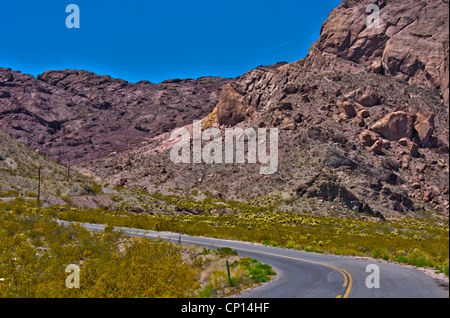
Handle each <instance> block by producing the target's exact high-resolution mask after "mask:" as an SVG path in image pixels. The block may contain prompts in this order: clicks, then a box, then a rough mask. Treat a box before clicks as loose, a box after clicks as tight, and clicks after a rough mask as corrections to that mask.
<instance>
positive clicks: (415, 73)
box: [317, 0, 449, 105]
mask: <svg viewBox="0 0 450 318" xmlns="http://www.w3.org/2000/svg"><path fill="white" fill-rule="evenodd" d="M373 2H374V1H365V0H362V1H343V3H342V4H341V5H340V6H339V7H338V8H336V9H335V10H333V11H332V12H331V14H330V16H329V18H328V20H327V21H326V22H325V23H324V24H323V26H322V32H321V36H320V39H319V41H318V42H317V48H318V49H319V50H320V51H321V52H326V53H332V54H335V55H337V56H339V57H342V58H345V59H348V60H351V61H354V62H357V63H362V64H365V65H367V66H370V67H372V68H374V69H378V70H377V72H380V71H381V70H380V67H382V68H383V71H384V72H385V73H388V74H390V75H393V76H395V77H397V78H399V79H401V80H405V81H409V82H410V83H427V84H428V85H429V86H430V87H433V88H438V89H440V90H441V93H442V95H443V97H444V100H445V101H446V103H447V105H448V102H449V86H448V69H449V66H448V65H449V62H448V56H449V45H448V43H449V42H448V41H449V40H448V37H449V13H448V12H449V4H448V1H440V0H433V1H418V0H404V1H391V2H388V1H379V4H380V8H381V10H380V11H379V13H380V19H381V20H380V28H379V29H377V28H373V29H369V28H367V27H366V18H367V15H366V13H365V12H366V7H367V6H368V5H369V4H372V3H373Z"/></svg>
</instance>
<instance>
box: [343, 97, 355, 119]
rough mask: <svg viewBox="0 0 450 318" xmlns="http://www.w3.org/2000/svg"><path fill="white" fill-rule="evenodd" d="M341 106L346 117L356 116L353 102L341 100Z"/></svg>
mask: <svg viewBox="0 0 450 318" xmlns="http://www.w3.org/2000/svg"><path fill="white" fill-rule="evenodd" d="M341 108H342V110H343V112H344V113H345V114H346V115H347V117H349V118H351V117H356V109H355V106H354V105H353V103H350V102H348V101H345V102H342V104H341Z"/></svg>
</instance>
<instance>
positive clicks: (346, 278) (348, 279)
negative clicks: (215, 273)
mask: <svg viewBox="0 0 450 318" xmlns="http://www.w3.org/2000/svg"><path fill="white" fill-rule="evenodd" d="M145 236H149V237H156V238H161V236H159V235H158V236H157V235H151V234H145ZM183 242H186V243H192V244H202V245H205V244H206V243H203V242H196V241H189V240H183ZM214 246H217V247H228V246H225V245H220V244H214ZM233 249H235V250H240V251H244V252H251V253H257V254H265V255H270V256H276V257H281V258H286V259H292V260H296V261H301V262H306V263H310V264H315V265H320V266H325V267H328V268H331V269H333V270H336V271H338V272H339V273H341V274H342V276H344V284H343V285H342V287H347V289H346V292H345V294H344V295H343V296H342V295H338V296H337V297H336V298H341V297H342V298H348V295H349V294H350V291H351V289H352V286H353V278H352V275H350V273H349V272H347V271H346V270H345V269H342V268H340V267H337V266H333V265H329V264H326V263H321V262H315V261H310V260H306V259H303V258H298V257H292V256H285V255H280V254H273V253H268V252H260V251H254V250H248V249H245V248H240V247H238V248H236V247H233Z"/></svg>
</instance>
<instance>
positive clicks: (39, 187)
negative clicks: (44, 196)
mask: <svg viewBox="0 0 450 318" xmlns="http://www.w3.org/2000/svg"><path fill="white" fill-rule="evenodd" d="M37 200H38V206H41V166H39V167H38V199H37Z"/></svg>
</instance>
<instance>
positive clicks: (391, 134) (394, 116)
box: [370, 111, 414, 141]
mask: <svg viewBox="0 0 450 318" xmlns="http://www.w3.org/2000/svg"><path fill="white" fill-rule="evenodd" d="M370 129H371V130H372V131H374V132H376V133H378V134H380V135H381V136H383V137H384V138H386V139H388V140H391V141H398V140H400V139H402V138H408V139H411V138H412V137H413V131H414V120H413V117H412V116H411V115H410V114H409V113H407V112H403V111H398V112H392V113H390V114H388V115H387V116H386V117H384V118H382V119H381V120H379V121H377V122H376V123H375V124H374V125H373V126H372V127H371V128H370Z"/></svg>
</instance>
